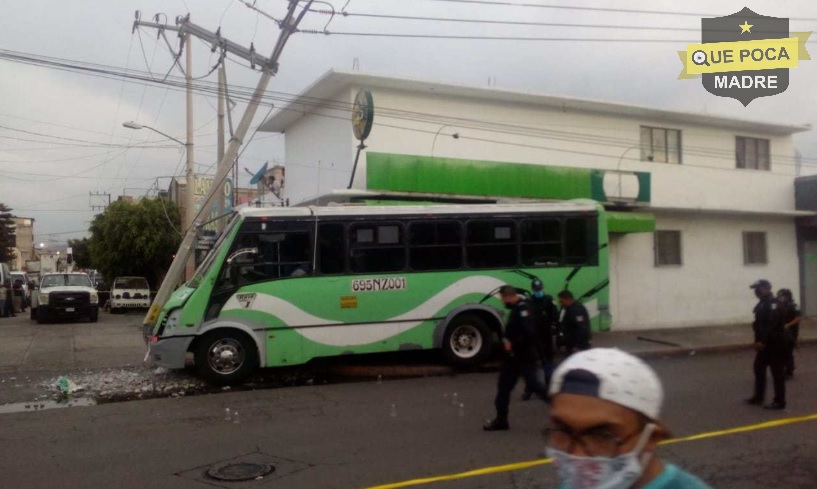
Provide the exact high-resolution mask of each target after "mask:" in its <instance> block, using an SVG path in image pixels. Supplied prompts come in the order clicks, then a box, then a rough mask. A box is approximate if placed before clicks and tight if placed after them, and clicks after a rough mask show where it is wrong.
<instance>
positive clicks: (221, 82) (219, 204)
mask: <svg viewBox="0 0 817 489" xmlns="http://www.w3.org/2000/svg"><path fill="white" fill-rule="evenodd" d="M226 85H227V74H226V73H225V72H224V60H223V59H222V65H221V66H219V68H218V129H217V132H218V145H217V148H216V153H217V155H218V156H217V158H218V163H219V164H221V163H222V161H221V160H223V159H224V113H225V106H226V101H225V98H226V97H225V92H226V90H225V86H226ZM231 166H232V165H231ZM233 185H235V182H233ZM220 188H222V189H223V188H224V186H223V185H222V186H221V187H220ZM225 198H226V195H224V192H222V193H221V194H218V195H216V216H217V217H218V216H221V215H222V214H224V199H225ZM216 230H217V231H218V232H219V233H220V232H221V231H222V230H224V219H219V220H218V221H216Z"/></svg>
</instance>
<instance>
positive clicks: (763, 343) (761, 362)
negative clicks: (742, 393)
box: [746, 279, 786, 410]
mask: <svg viewBox="0 0 817 489" xmlns="http://www.w3.org/2000/svg"><path fill="white" fill-rule="evenodd" d="M750 287H751V288H752V289H754V291H755V296H756V297H757V298H758V303H757V305H755V309H754V313H755V321H754V323H752V329H753V330H754V333H755V351H756V352H757V353H756V354H755V363H754V372H755V393H754V395H753V396H752V397H750V398H749V399H746V403H747V404H752V405H756V406H760V405H762V404H763V399H764V397H765V396H766V369H769V370H771V372H772V381H773V384H774V400H773V401H772V403H771V404H768V405H766V406H764V407H765V408H766V409H778V410H780V409H786V333H785V331H784V327H783V323H784V319H783V315H782V309H781V308H780V307H778V306H779V304H778V303H777V299H776V298H775V296H774V292H772V284H771V283H770V282H769V281H768V280H763V279H761V280H758V281H757V282H755V283H753V284H752V285H751V286H750Z"/></svg>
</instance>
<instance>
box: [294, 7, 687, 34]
mask: <svg viewBox="0 0 817 489" xmlns="http://www.w3.org/2000/svg"><path fill="white" fill-rule="evenodd" d="M310 11H311V12H315V13H318V14H323V15H331V16H335V15H338V16H342V17H360V18H370V19H389V20H408V21H422V22H454V23H461V24H482V25H507V26H528V27H579V28H583V29H617V30H645V31H687V32H700V31H701V28H700V27H675V26H650V25H616V24H576V23H561V22H539V21H525V20H490V19H473V18H461V17H429V16H421V15H397V14H375V13H367V12H349V11H343V12H336V11H334V10H328V9H312V10H310ZM320 32H323V31H320Z"/></svg>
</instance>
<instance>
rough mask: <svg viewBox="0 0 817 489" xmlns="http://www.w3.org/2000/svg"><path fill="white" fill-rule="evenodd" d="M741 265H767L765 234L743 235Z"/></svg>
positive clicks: (747, 233) (749, 232) (751, 232)
mask: <svg viewBox="0 0 817 489" xmlns="http://www.w3.org/2000/svg"><path fill="white" fill-rule="evenodd" d="M743 263H744V264H745V265H765V264H767V263H768V257H767V256H766V233H764V232H756V231H747V232H744V233H743Z"/></svg>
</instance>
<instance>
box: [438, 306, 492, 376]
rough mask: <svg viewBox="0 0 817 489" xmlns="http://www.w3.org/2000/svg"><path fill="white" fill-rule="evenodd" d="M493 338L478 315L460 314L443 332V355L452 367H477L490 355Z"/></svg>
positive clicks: (488, 328)
mask: <svg viewBox="0 0 817 489" xmlns="http://www.w3.org/2000/svg"><path fill="white" fill-rule="evenodd" d="M493 337H494V335H493V333H492V332H491V328H490V327H489V326H488V324H487V323H486V322H485V320H484V319H483V318H481V317H480V316H479V315H477V314H468V313H465V314H460V315H459V316H457V317H455V318H454V319H453V320H452V321H451V323H449V325H448V327H447V328H446V330H445V336H443V345H442V347H443V355H444V356H445V359H446V361H447V362H448V363H451V364H453V365H477V364H479V363H481V362H483V361H484V360H485V359H486V358H488V356H489V355H490V354H491V349H492V346H493Z"/></svg>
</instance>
